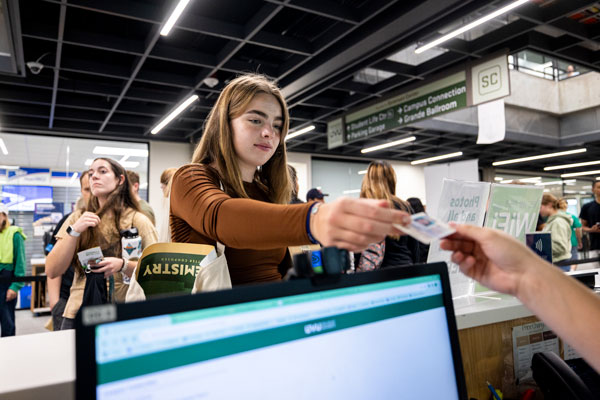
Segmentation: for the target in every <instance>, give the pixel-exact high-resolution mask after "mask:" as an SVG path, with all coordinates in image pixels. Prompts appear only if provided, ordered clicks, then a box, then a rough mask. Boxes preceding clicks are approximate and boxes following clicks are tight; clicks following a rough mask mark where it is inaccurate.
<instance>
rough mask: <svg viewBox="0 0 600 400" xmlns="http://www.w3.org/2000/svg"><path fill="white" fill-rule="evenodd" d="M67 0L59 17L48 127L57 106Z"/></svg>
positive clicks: (50, 126)
mask: <svg viewBox="0 0 600 400" xmlns="http://www.w3.org/2000/svg"><path fill="white" fill-rule="evenodd" d="M66 3H67V1H66V0H63V1H62V3H61V5H60V15H59V17H58V41H57V42H56V58H55V61H54V82H53V84H52V105H51V106H50V118H49V120H48V128H50V129H52V126H53V125H54V109H55V107H56V95H57V93H58V79H59V75H60V63H61V58H62V40H63V36H64V34H65V18H66V14H67V6H66Z"/></svg>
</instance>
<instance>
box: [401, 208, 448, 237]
mask: <svg viewBox="0 0 600 400" xmlns="http://www.w3.org/2000/svg"><path fill="white" fill-rule="evenodd" d="M410 219H411V223H410V225H409V226H402V225H399V224H394V227H395V228H397V229H399V230H401V231H402V232H404V233H406V234H407V235H410V236H412V237H414V238H415V239H417V240H418V241H419V242H422V243H425V244H430V243H431V242H432V241H433V240H437V239H442V238H445V237H446V236H449V235H452V234H453V233H454V232H456V231H455V230H454V229H452V228H451V227H450V226H449V225H447V224H446V223H444V222H442V221H440V220H439V219H435V218H433V217H431V216H429V215H427V214H425V213H423V212H421V213H418V214H414V215H411V216H410Z"/></svg>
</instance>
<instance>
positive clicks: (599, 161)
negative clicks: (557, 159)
mask: <svg viewBox="0 0 600 400" xmlns="http://www.w3.org/2000/svg"><path fill="white" fill-rule="evenodd" d="M596 164H600V160H597V161H586V162H580V163H575V164H563V165H554V166H552V167H544V171H554V170H555V169H567V168H577V167H587V166H588V165H596Z"/></svg>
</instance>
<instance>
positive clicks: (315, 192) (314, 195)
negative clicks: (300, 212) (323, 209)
mask: <svg viewBox="0 0 600 400" xmlns="http://www.w3.org/2000/svg"><path fill="white" fill-rule="evenodd" d="M325 196H329V194H328V193H323V192H321V191H320V190H319V189H317V188H312V189H310V190H309V191H308V192H306V201H310V200H313V199H319V200H321V199H322V198H323V197H325Z"/></svg>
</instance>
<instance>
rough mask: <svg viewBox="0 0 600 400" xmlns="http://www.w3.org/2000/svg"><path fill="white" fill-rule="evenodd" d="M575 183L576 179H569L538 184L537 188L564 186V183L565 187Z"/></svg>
mask: <svg viewBox="0 0 600 400" xmlns="http://www.w3.org/2000/svg"><path fill="white" fill-rule="evenodd" d="M574 182H575V179H569V180H566V181H547V182H538V183H536V184H535V185H536V186H547V185H562V184H563V183H564V184H565V185H570V184H573V183H574Z"/></svg>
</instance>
